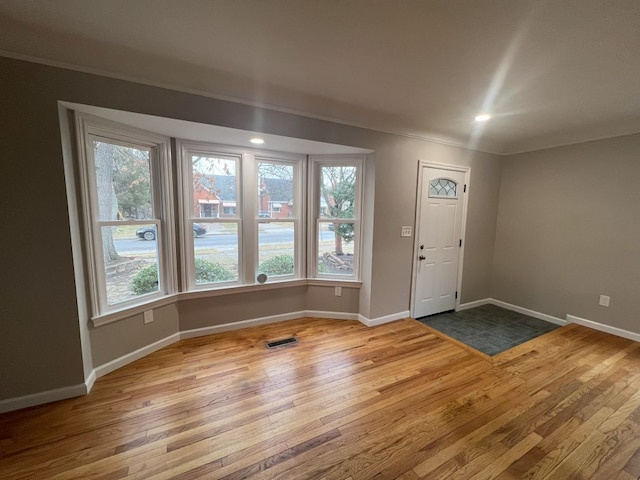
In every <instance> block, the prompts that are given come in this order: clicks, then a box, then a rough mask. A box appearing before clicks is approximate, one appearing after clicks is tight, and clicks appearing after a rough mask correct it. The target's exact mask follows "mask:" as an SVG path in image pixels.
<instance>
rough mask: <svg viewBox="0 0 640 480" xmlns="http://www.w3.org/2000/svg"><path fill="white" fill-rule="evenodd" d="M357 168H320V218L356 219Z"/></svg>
mask: <svg viewBox="0 0 640 480" xmlns="http://www.w3.org/2000/svg"><path fill="white" fill-rule="evenodd" d="M356 171H357V169H356V167H350V166H322V167H320V212H319V216H320V218H349V219H352V218H355V214H354V212H355V207H356V205H355V203H356Z"/></svg>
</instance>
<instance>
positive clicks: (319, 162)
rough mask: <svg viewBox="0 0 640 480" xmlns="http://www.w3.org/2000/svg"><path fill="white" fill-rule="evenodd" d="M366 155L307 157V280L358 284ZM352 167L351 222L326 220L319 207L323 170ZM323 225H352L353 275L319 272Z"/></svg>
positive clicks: (347, 220) (349, 220) (346, 220)
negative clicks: (319, 236) (353, 198)
mask: <svg viewBox="0 0 640 480" xmlns="http://www.w3.org/2000/svg"><path fill="white" fill-rule="evenodd" d="M365 165H366V162H365V155H359V154H358V155H310V156H309V171H310V174H309V183H308V185H309V186H308V196H309V202H308V203H309V211H308V226H307V229H308V231H309V236H308V239H307V242H308V246H309V247H308V249H307V277H308V278H309V279H314V280H334V281H343V282H359V281H360V278H361V276H360V264H361V259H360V256H361V252H362V238H361V233H362V211H363V205H362V201H363V198H364V195H363V182H364V174H365V172H364V169H365ZM324 166H327V167H339V166H345V167H355V169H356V187H355V194H354V197H355V202H356V205H355V208H354V211H353V218H352V219H336V220H335V221H331V222H329V221H327V220H326V219H322V218H321V217H320V206H321V195H322V189H321V185H320V182H321V177H322V175H321V173H320V170H321V168H322V167H324ZM323 223H353V228H354V237H353V249H354V250H353V273H352V274H351V275H341V274H330V273H320V272H318V258H319V245H318V235H319V231H320V225H321V224H323Z"/></svg>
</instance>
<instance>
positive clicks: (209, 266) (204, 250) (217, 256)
mask: <svg viewBox="0 0 640 480" xmlns="http://www.w3.org/2000/svg"><path fill="white" fill-rule="evenodd" d="M193 225H194V238H193V250H194V253H195V259H194V262H195V283H196V285H202V284H206V283H220V282H234V281H237V280H238V224H237V223H194V224H193ZM197 226H199V227H204V228H206V232H202V233H198V231H197Z"/></svg>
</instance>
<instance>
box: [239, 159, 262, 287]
mask: <svg viewBox="0 0 640 480" xmlns="http://www.w3.org/2000/svg"><path fill="white" fill-rule="evenodd" d="M255 163H256V162H255V157H254V156H253V155H252V154H251V153H245V154H243V155H242V166H243V169H242V182H241V186H240V188H241V189H242V199H243V207H244V210H243V216H242V218H243V223H242V229H241V239H240V241H241V244H242V251H243V255H242V272H243V283H245V284H247V283H254V282H256V271H257V268H258V247H257V245H258V228H257V224H256V222H255V220H254V219H255V218H257V217H258V205H257V197H256V193H255V187H254V186H255V185H256V183H257V180H256V175H257V173H256V165H255Z"/></svg>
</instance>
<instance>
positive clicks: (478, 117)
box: [476, 113, 491, 122]
mask: <svg viewBox="0 0 640 480" xmlns="http://www.w3.org/2000/svg"><path fill="white" fill-rule="evenodd" d="M487 120H491V115H489V114H488V113H481V114H480V115H476V122H486V121H487Z"/></svg>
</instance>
